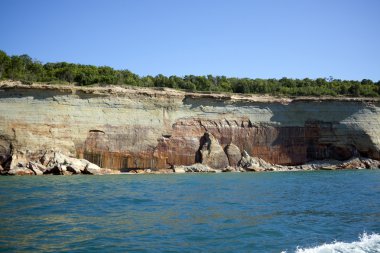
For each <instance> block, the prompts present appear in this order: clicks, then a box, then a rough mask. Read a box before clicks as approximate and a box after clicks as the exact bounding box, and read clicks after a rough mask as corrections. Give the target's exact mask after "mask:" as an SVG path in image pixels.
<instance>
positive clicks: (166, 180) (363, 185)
mask: <svg viewBox="0 0 380 253" xmlns="http://www.w3.org/2000/svg"><path fill="white" fill-rule="evenodd" d="M364 232H367V233H380V170H365V171H357V170H356V171H314V172H284V173H282V172H277V173H236V174H234V173H227V174H185V175H109V176H41V177H27V176H26V177H0V251H4V252H5V251H6V252H9V251H11V252H15V251H16V252H20V251H29V252H42V251H43V252H67V251H70V252H104V251H106V252H163V251H165V252H281V251H287V252H294V251H295V250H296V247H297V246H300V247H305V248H306V247H315V246H317V245H320V244H323V243H329V242H333V241H334V240H337V241H348V242H350V241H354V240H356V239H357V238H358V235H359V234H362V233H364Z"/></svg>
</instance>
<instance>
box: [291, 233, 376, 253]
mask: <svg viewBox="0 0 380 253" xmlns="http://www.w3.org/2000/svg"><path fill="white" fill-rule="evenodd" d="M369 252H371V253H372V252H380V235H379V234H376V233H373V234H370V235H367V234H366V233H364V234H363V235H361V236H359V241H355V242H351V243H347V242H337V241H335V242H333V243H325V244H322V245H320V246H317V247H314V248H297V250H296V253H369Z"/></svg>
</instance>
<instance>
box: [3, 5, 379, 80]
mask: <svg viewBox="0 0 380 253" xmlns="http://www.w3.org/2000/svg"><path fill="white" fill-rule="evenodd" d="M0 49H1V50H4V51H5V52H6V53H8V54H11V55H13V54H24V53H26V54H28V55H30V56H31V57H32V58H35V59H38V60H41V61H42V62H43V63H45V62H59V61H67V62H74V63H82V64H92V65H108V66H111V67H114V68H116V69H129V70H131V71H132V72H135V73H137V74H139V75H156V74H160V73H161V74H164V75H168V76H170V75H179V76H183V75H186V74H194V75H207V74H213V75H226V76H229V77H251V78H281V77H290V78H305V77H310V78H317V77H329V76H333V77H334V78H340V79H356V80H361V79H363V78H369V79H372V80H374V81H378V80H380V0H229V1H227V0H103V1H100V0H82V1H80V0H61V1H55V0H45V1H44V0H33V1H31V0H25V1H21V0H1V1H0Z"/></svg>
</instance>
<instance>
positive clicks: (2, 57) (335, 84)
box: [0, 50, 380, 97]
mask: <svg viewBox="0 0 380 253" xmlns="http://www.w3.org/2000/svg"><path fill="white" fill-rule="evenodd" d="M0 79H12V80H18V81H22V82H23V83H26V84H28V83H32V82H44V83H50V84H52V85H53V84H57V83H60V84H62V83H63V84H74V85H80V86H87V85H103V84H115V85H121V86H122V85H130V86H139V87H168V88H174V89H183V90H190V91H203V92H205V91H206V92H233V93H247V94H269V95H284V96H324V95H329V96H347V97H359V96H362V97H379V96H380V81H377V82H374V81H372V80H369V79H363V80H361V81H357V80H340V79H334V78H332V77H329V78H317V79H310V78H304V79H290V78H286V77H283V78H281V79H274V78H272V79H259V78H256V79H251V78H236V77H226V76H212V75H207V76H195V75H185V76H182V77H179V76H174V75H173V76H170V77H167V76H164V75H161V74H160V75H157V76H149V75H148V76H139V75H137V74H134V73H132V72H131V71H129V70H115V69H113V68H111V67H108V66H100V67H98V66H93V65H82V64H74V63H67V62H58V63H45V64H43V63H41V62H40V61H38V60H33V59H32V58H31V57H30V56H28V55H25V54H24V55H20V56H17V55H13V56H9V55H7V54H6V53H5V52H4V51H1V50H0Z"/></svg>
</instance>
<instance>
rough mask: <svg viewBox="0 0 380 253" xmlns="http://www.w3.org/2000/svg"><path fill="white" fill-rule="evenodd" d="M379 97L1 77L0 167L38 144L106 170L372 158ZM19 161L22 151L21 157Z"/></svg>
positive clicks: (378, 144) (35, 150)
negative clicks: (246, 160)
mask: <svg viewBox="0 0 380 253" xmlns="http://www.w3.org/2000/svg"><path fill="white" fill-rule="evenodd" d="M379 105H380V101H379V100H378V99H365V98H360V99H359V98H358V99H355V98H352V99H350V98H336V99H333V98H302V99H290V98H287V99H285V98H274V97H265V96H247V95H245V96H243V95H242V96H240V95H228V94H200V93H186V92H181V91H175V90H170V89H146V88H126V89H124V88H120V87H93V88H81V87H72V86H49V85H30V86H26V85H21V84H18V83H13V82H1V83H0V166H2V167H6V166H9V164H10V162H9V157H11V156H12V155H16V154H17V155H18V156H20V157H23V158H22V159H24V160H25V161H26V162H27V161H33V159H35V158H36V157H38V156H40V155H41V154H42V153H44V152H46V150H54V151H58V152H62V153H63V154H65V155H68V156H76V157H77V158H84V159H86V160H88V161H90V162H92V163H95V164H97V165H99V166H100V167H103V168H109V169H114V170H123V171H128V170H136V169H152V170H165V169H169V168H174V166H189V165H192V164H196V163H203V164H204V165H206V166H209V167H211V168H214V169H222V168H226V167H228V166H237V163H238V162H239V160H240V159H241V154H242V152H243V151H246V152H247V154H249V155H251V156H254V157H258V158H261V159H263V160H265V161H266V162H268V163H271V164H278V165H290V166H295V165H302V164H305V163H308V162H310V161H315V160H324V159H334V160H341V161H343V160H347V159H350V158H352V157H360V156H361V157H368V158H372V159H377V160H380V137H379V136H380V108H379ZM20 159H21V158H20Z"/></svg>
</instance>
